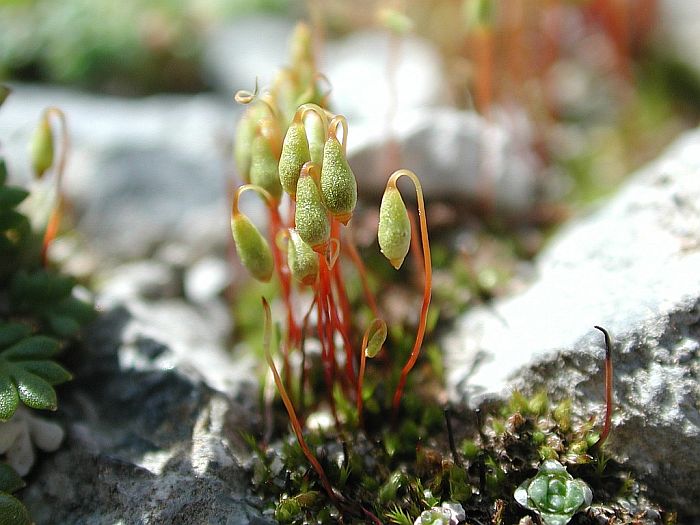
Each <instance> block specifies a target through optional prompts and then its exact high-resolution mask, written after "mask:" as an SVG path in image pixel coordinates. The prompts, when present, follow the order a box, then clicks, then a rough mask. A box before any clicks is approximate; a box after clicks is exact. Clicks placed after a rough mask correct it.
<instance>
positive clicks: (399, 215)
mask: <svg viewBox="0 0 700 525" xmlns="http://www.w3.org/2000/svg"><path fill="white" fill-rule="evenodd" d="M377 238H378V240H379V248H380V249H381V251H382V253H383V254H384V257H386V258H387V259H389V262H390V263H391V265H392V266H393V267H394V268H396V269H397V270H398V269H399V268H401V265H402V264H403V261H404V259H405V258H406V254H408V249H409V248H410V246H411V221H410V220H409V218H408V210H406V204H404V202H403V199H402V198H401V193H400V192H399V190H398V188H396V186H387V188H386V190H385V191H384V195H383V196H382V203H381V205H380V207H379V229H378V230H377Z"/></svg>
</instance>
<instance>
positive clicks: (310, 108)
mask: <svg viewBox="0 0 700 525" xmlns="http://www.w3.org/2000/svg"><path fill="white" fill-rule="evenodd" d="M309 112H312V113H316V116H317V117H318V118H320V119H321V124H322V129H323V130H324V136H323V140H324V142H325V140H326V139H327V138H328V116H327V115H326V110H325V109H323V108H322V107H320V106H318V105H316V104H312V103H311V102H308V103H306V104H302V105H301V106H299V108H298V109H297V111H296V113H295V114H294V121H295V122H296V121H297V118H298V119H299V120H298V121H300V122H304V120H305V119H306V115H307V113H309Z"/></svg>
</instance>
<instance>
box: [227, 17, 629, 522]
mask: <svg viewBox="0 0 700 525" xmlns="http://www.w3.org/2000/svg"><path fill="white" fill-rule="evenodd" d="M310 41H311V38H310V35H309V32H308V29H307V28H306V27H305V26H303V25H302V26H300V27H299V28H298V29H297V31H296V32H295V34H294V36H293V41H292V49H293V53H292V64H291V65H290V66H289V67H288V68H286V69H284V70H283V72H282V73H280V75H279V76H278V77H277V78H276V80H275V81H274V83H273V85H272V87H271V88H270V90H269V91H267V92H264V93H259V92H258V88H257V86H256V88H255V90H254V91H253V92H252V93H248V92H239V93H237V95H236V100H237V101H239V102H241V103H244V104H246V105H247V107H246V109H245V111H244V114H243V117H242V120H241V121H240V122H239V127H238V135H237V140H236V142H235V146H234V159H235V162H236V166H237V168H238V173H239V174H240V176H241V178H242V179H243V182H244V184H243V185H242V186H240V187H239V188H238V189H237V190H236V191H235V192H234V196H233V204H232V208H231V224H232V234H233V240H234V244H235V246H236V249H237V252H238V255H239V258H240V260H241V263H242V265H243V266H244V267H245V268H246V269H247V270H248V272H249V273H250V274H251V275H252V276H253V277H254V278H256V279H257V280H259V281H263V282H268V281H276V282H277V283H278V285H279V290H280V293H281V306H282V307H283V308H284V312H285V314H286V315H285V320H286V322H285V323H283V324H279V325H275V323H274V322H273V314H272V311H273V308H272V307H271V305H270V303H269V302H268V300H267V299H263V312H264V322H263V351H264V355H265V360H266V362H267V364H268V368H269V370H270V372H271V374H272V379H273V381H274V384H275V386H276V389H277V392H278V394H279V398H280V400H281V404H282V405H283V406H284V409H285V411H286V413H287V419H288V421H289V424H290V426H291V431H292V434H293V437H292V436H288V437H289V439H286V440H283V441H282V443H281V444H278V443H279V442H277V441H273V440H274V437H275V436H274V433H273V432H271V431H269V429H267V430H268V431H266V432H265V433H264V436H265V437H264V439H263V441H262V442H257V441H255V440H254V439H251V442H252V447H251V448H253V450H254V451H255V453H256V457H255V460H254V461H255V474H254V485H255V486H256V488H257V489H258V490H259V491H260V492H261V493H263V494H265V495H267V496H270V497H273V498H274V499H275V505H274V509H269V510H270V511H271V512H273V513H274V516H275V518H276V519H277V520H278V521H279V522H280V523H290V524H294V525H302V524H306V523H320V524H330V523H338V522H342V523H349V524H360V523H362V524H366V523H373V524H380V523H395V524H399V525H411V524H412V525H427V524H441V525H457V524H459V523H464V522H465V521H466V522H469V523H472V522H473V523H487V522H488V523H494V524H497V525H498V524H503V523H511V522H513V523H515V522H517V521H518V520H519V519H521V518H523V517H524V516H526V514H528V513H529V515H530V516H533V515H535V514H537V515H539V516H540V518H541V520H542V522H543V523H545V525H563V524H564V523H567V522H568V521H569V519H571V518H572V516H574V514H576V513H577V512H578V513H579V515H580V514H581V513H580V511H581V510H582V509H584V508H586V507H587V506H588V505H589V504H590V503H591V501H592V498H593V495H596V497H600V498H601V499H602V498H603V497H606V498H607V499H608V500H611V499H612V498H613V495H614V494H617V493H619V492H620V491H621V489H620V487H622V486H623V485H625V483H627V482H626V481H625V480H623V479H621V478H620V476H618V477H617V478H615V479H612V480H611V479H610V478H611V476H609V475H608V474H607V473H606V472H603V470H607V472H608V473H609V472H610V470H611V469H610V468H608V469H602V467H601V469H599V470H596V466H600V465H604V462H603V461H602V460H601V458H602V447H603V445H604V443H605V441H606V439H607V436H608V435H609V433H610V428H611V414H612V342H611V340H610V337H609V335H608V334H607V332H606V331H605V330H604V329H602V328H600V327H596V328H597V329H598V330H600V331H602V332H603V334H604V335H605V343H606V364H605V392H606V394H605V396H606V411H605V420H604V423H603V429H602V432H600V433H598V432H595V431H594V429H593V427H594V424H593V421H592V420H590V419H586V420H583V419H582V418H580V417H577V416H575V415H574V413H573V410H572V403H571V401H570V400H564V401H562V402H560V403H559V404H557V405H554V406H551V405H550V400H549V398H548V396H547V395H546V394H544V393H537V394H535V395H534V396H532V397H530V398H526V397H525V396H523V395H521V394H519V393H514V394H513V396H512V398H511V399H510V401H509V402H508V403H507V404H506V405H505V406H503V407H502V408H501V409H500V410H501V411H500V413H498V412H495V413H489V414H486V416H488V419H483V418H482V417H481V416H480V415H478V414H477V424H476V427H474V425H473V423H472V424H471V428H468V427H469V425H466V426H467V428H466V429H465V422H464V421H465V417H464V416H465V415H464V413H463V412H462V413H458V412H457V411H453V410H451V409H443V408H441V407H437V406H434V404H431V402H430V401H432V400H434V394H432V395H431V394H428V396H426V395H424V394H423V393H422V392H419V389H420V387H421V386H423V385H421V384H419V383H418V382H417V381H416V382H412V383H411V382H409V381H412V380H413V376H415V375H417V374H415V373H414V374H413V375H411V371H412V370H414V368H415V367H416V364H417V362H418V359H419V357H420V355H421V350H422V347H423V344H424V340H425V336H426V330H427V327H428V326H429V324H430V323H429V321H428V318H429V309H430V303H431V286H432V259H431V252H430V244H429V239H428V227H427V221H426V213H425V203H424V199H423V193H422V189H421V183H420V180H419V178H418V177H417V176H416V174H414V173H413V172H411V171H410V170H406V169H401V170H397V171H396V172H394V173H393V174H392V175H391V176H390V177H389V179H388V181H387V184H386V188H385V191H384V193H383V196H382V199H381V203H380V206H379V221H378V227H377V241H378V245H379V250H380V251H381V253H382V255H383V256H384V257H385V258H386V259H387V260H388V261H389V265H391V266H392V267H393V268H395V269H396V270H399V269H400V268H401V267H402V265H403V263H404V260H405V259H406V257H407V256H408V254H409V253H411V254H412V255H413V257H412V258H411V262H412V263H413V264H414V265H415V266H417V267H422V270H423V275H424V282H423V284H424V288H423V297H422V303H421V307H420V311H419V314H418V315H417V318H418V321H417V324H416V331H415V336H412V335H410V334H406V332H405V330H404V329H403V327H389V326H387V323H386V322H385V320H384V316H382V315H381V312H380V308H379V307H378V304H377V301H376V300H375V297H374V292H373V289H372V286H371V284H370V278H369V277H370V276H369V275H368V274H369V272H368V271H367V269H366V268H365V265H364V263H363V260H362V257H361V256H360V253H359V251H358V249H357V248H356V246H355V245H354V243H353V238H352V236H351V235H350V234H349V232H350V230H351V228H352V217H353V215H354V213H355V207H356V204H357V199H358V187H357V181H356V179H355V176H354V174H353V171H352V167H351V166H350V163H349V162H348V160H347V151H346V149H347V142H348V132H349V130H350V126H349V125H348V122H347V121H346V119H345V118H344V117H343V116H342V115H339V114H335V113H333V112H331V111H330V110H329V109H328V104H327V100H326V93H324V92H323V91H322V90H321V88H320V82H319V81H320V80H321V78H322V77H321V76H320V75H319V74H318V73H317V72H316V70H315V64H314V62H313V54H312V53H311V51H310V47H309V46H310ZM402 179H408V180H409V181H410V182H411V183H412V184H413V187H414V190H415V196H416V204H417V211H418V219H419V220H418V221H415V220H414V219H413V218H412V215H411V214H410V213H409V211H408V209H407V207H406V204H405V202H404V200H403V197H402V194H401V191H400V189H399V187H398V183H399V181H400V180H402ZM248 193H249V194H256V195H257V196H259V197H260V198H261V200H262V203H263V206H264V209H265V210H266V212H267V216H268V224H267V232H266V233H265V234H263V232H261V231H260V230H258V228H257V226H256V225H255V224H254V223H253V222H252V221H250V219H248V217H247V216H245V215H244V214H243V212H242V211H241V202H242V197H243V195H244V194H248ZM416 222H417V223H418V226H417V227H415V226H414V225H415V223H416ZM353 268H354V270H355V272H356V274H357V276H358V277H359V281H360V284H361V287H360V288H361V294H362V295H363V298H362V299H364V301H362V299H360V301H362V302H363V303H364V307H365V310H364V311H363V312H362V311H361V313H362V314H363V315H357V310H358V308H357V304H356V303H357V301H356V302H355V304H353V300H352V297H351V294H350V293H348V289H349V288H350V287H349V286H348V283H349V281H348V280H347V279H346V271H347V269H353ZM353 284H355V283H353ZM355 288H357V287H355ZM358 293H360V292H358ZM302 298H305V299H306V304H307V305H308V306H304V307H300V306H299V305H301V304H304V302H303V301H302V300H301V299H302ZM273 336H276V337H273ZM312 338H313V339H314V343H315V344H314V351H310V350H309V346H310V345H309V344H308V342H309V340H310V339H312ZM275 339H277V340H278V343H279V348H278V347H277V345H276V344H274V343H275ZM397 354H398V356H399V359H398V360H397V359H396V358H395V356H396V355H397ZM368 359H369V360H371V361H372V364H371V366H370V364H369V362H368ZM397 362H398V365H400V366H394V365H396V364H397ZM409 376H411V377H410V379H409ZM421 379H424V378H421ZM407 385H409V386H408V387H407ZM414 386H415V387H416V388H414ZM324 394H325V395H324ZM426 397H431V399H430V400H429V401H428V402H426ZM267 408H268V409H269V408H270V406H269V405H268V407H267ZM268 413H269V414H272V411H271V410H270V412H268ZM268 420H269V421H274V415H271V416H270V417H269V418H268ZM454 422H457V425H454V426H453V423H454ZM445 431H446V434H447V435H446V436H445ZM474 432H476V435H475V434H474ZM458 433H459V434H461V437H462V438H463V439H462V441H461V443H460V444H459V445H458V444H457V443H459V441H457V440H456V439H455V436H456V435H457V434H458ZM443 450H444V451H446V452H445V453H444V454H443V452H442V451H443ZM569 472H571V474H569ZM579 479H580V481H579ZM583 479H585V481H583ZM543 487H544V488H543ZM610 487H613V489H612V490H611V488H610ZM545 489H546V490H545ZM615 491H617V493H616V492H615ZM514 495H515V496H514ZM619 508H621V507H615V511H616V512H617V511H618V510H619ZM590 509H591V508H589V509H588V510H587V512H589V513H592V515H593V516H602V515H603V514H602V513H601V514H598V515H596V514H595V511H594V510H590ZM619 514H620V515H623V516H624V517H625V520H626V521H621V523H626V524H629V523H632V522H633V521H632V519H633V518H634V517H633V516H632V515H631V514H630V513H627V514H625V513H624V511H620V513H619ZM628 518H629V519H628ZM557 520H559V521H557ZM586 523H588V522H586Z"/></svg>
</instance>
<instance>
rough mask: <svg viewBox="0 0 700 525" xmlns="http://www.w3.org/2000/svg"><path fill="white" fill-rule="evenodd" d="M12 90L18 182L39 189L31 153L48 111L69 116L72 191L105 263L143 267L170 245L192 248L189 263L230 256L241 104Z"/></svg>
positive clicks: (8, 131) (82, 227) (3, 124)
mask: <svg viewBox="0 0 700 525" xmlns="http://www.w3.org/2000/svg"><path fill="white" fill-rule="evenodd" d="M13 89H14V92H13V93H12V95H11V96H10V97H9V98H8V99H7V101H6V103H5V104H4V105H3V108H2V111H0V138H1V139H2V146H3V153H4V154H5V157H6V160H7V162H8V165H9V171H10V174H11V176H12V178H13V180H15V181H18V182H26V181H28V180H29V179H30V173H29V159H28V154H27V144H28V141H29V137H30V135H31V133H32V131H33V129H34V127H35V126H36V123H37V122H38V119H39V116H40V114H41V112H42V110H43V109H44V108H46V107H48V106H57V107H59V108H61V109H62V110H63V111H64V113H65V114H66V118H67V122H68V127H69V131H70V135H71V151H70V156H69V159H68V164H67V167H66V173H65V176H64V191H65V193H66V195H67V196H68V198H69V202H70V204H71V207H72V209H73V211H74V213H75V217H76V222H77V225H76V226H77V229H78V231H79V232H81V233H83V234H85V235H86V236H87V237H88V238H89V239H90V246H91V249H92V250H93V251H94V252H95V253H96V255H97V257H98V258H100V259H101V262H103V263H104V262H105V261H107V262H108V263H110V264H112V263H114V262H121V261H125V260H132V259H135V258H138V257H144V256H147V255H150V254H151V253H152V252H153V251H154V250H155V249H157V248H158V247H160V246H161V245H162V244H167V243H168V242H179V243H181V245H184V246H187V247H188V253H189V254H190V259H196V258H198V257H200V256H201V255H202V254H204V253H211V252H212V250H214V249H216V248H217V247H218V248H223V246H225V242H226V239H227V238H228V235H229V233H228V232H229V225H228V202H227V201H228V198H227V196H226V185H227V182H226V180H227V179H226V177H227V171H226V165H227V162H228V160H229V158H230V157H229V156H230V149H229V147H228V144H229V143H230V137H232V136H233V127H234V123H235V120H236V113H237V111H238V108H236V105H235V104H234V103H233V101H231V100H222V99H219V98H217V97H215V96H212V95H196V96H182V95H158V96H153V97H148V98H144V99H123V98H118V97H107V96H99V95H88V94H82V93H76V92H71V91H67V90H63V89H58V88H54V87H38V86H30V85H14V86H13ZM47 183H50V180H48V181H47Z"/></svg>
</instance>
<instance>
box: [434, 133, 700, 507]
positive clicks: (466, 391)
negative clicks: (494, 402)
mask: <svg viewBox="0 0 700 525" xmlns="http://www.w3.org/2000/svg"><path fill="white" fill-rule="evenodd" d="M698 173H700V131H694V132H691V133H689V134H687V135H686V136H684V137H683V138H681V139H679V140H678V141H677V143H676V144H674V145H673V146H672V147H671V148H669V150H668V151H667V152H666V153H665V154H664V155H663V156H662V157H661V158H660V159H659V160H657V161H656V162H654V163H652V164H651V165H650V166H648V167H647V168H645V169H643V170H641V171H640V172H639V173H638V174H636V175H635V176H634V177H633V178H632V180H631V181H630V182H629V183H628V184H627V185H626V186H625V187H624V188H623V189H622V190H621V191H620V192H619V194H618V195H617V196H616V197H615V198H613V199H612V200H611V201H610V202H608V203H606V204H605V205H604V206H603V207H602V208H601V209H600V210H598V211H597V212H595V213H594V214H592V215H591V216H589V217H584V218H582V219H580V220H578V221H576V222H574V223H573V224H571V225H569V226H568V227H566V228H564V230H563V231H561V232H560V233H559V234H558V236H557V237H556V238H555V239H554V240H553V241H552V242H551V244H550V246H549V248H548V249H546V250H545V251H544V252H543V253H542V254H541V255H540V257H539V259H538V261H537V265H536V269H537V274H538V276H537V277H536V278H535V280H534V282H533V284H532V286H531V287H530V288H528V289H527V290H525V291H524V292H523V293H522V294H520V295H517V296H515V297H511V298H505V299H503V300H500V301H497V302H496V303H495V304H494V305H493V306H492V308H490V309H477V310H475V311H472V312H470V313H468V314H467V315H466V316H465V317H464V318H463V319H461V321H460V322H459V323H458V325H457V327H456V328H455V330H454V333H453V334H451V335H450V336H449V337H448V338H447V339H446V341H445V343H446V344H445V346H446V348H447V352H448V358H447V359H448V365H447V370H449V371H450V372H449V376H448V382H449V387H450V388H451V391H452V395H453V397H456V398H458V399H460V400H462V401H465V402H467V403H469V404H470V405H472V406H476V405H478V404H480V403H481V402H482V401H484V400H486V399H489V398H495V397H504V396H507V395H508V394H509V392H511V391H512V390H514V389H522V390H525V391H533V390H536V389H538V388H541V387H544V388H546V389H547V390H548V391H549V392H550V393H551V394H552V395H553V396H556V397H564V396H571V397H573V399H574V405H575V406H577V407H578V410H579V411H580V412H581V413H582V414H586V415H593V414H601V413H602V406H601V405H602V402H603V373H602V366H603V357H604V349H603V344H602V336H601V334H600V333H599V332H597V331H596V330H594V329H593V325H600V326H603V327H604V328H607V329H608V330H609V331H610V332H611V333H612V334H613V336H614V337H615V339H616V345H615V351H614V360H615V383H614V387H615V388H614V390H615V398H616V407H617V409H616V413H615V416H614V418H613V423H614V428H613V431H612V435H611V438H610V440H609V449H610V450H612V451H614V452H615V453H616V454H617V455H618V456H619V457H621V458H623V459H626V460H627V463H626V465H627V466H629V467H630V468H632V469H634V471H635V472H636V474H637V476H639V477H640V478H642V479H644V480H645V481H648V482H649V485H650V488H651V489H652V491H653V492H654V494H655V495H656V496H657V497H659V498H660V499H661V500H662V501H666V502H667V503H668V504H669V505H670V506H671V507H672V508H673V507H675V508H677V509H678V510H679V511H680V512H681V514H684V513H687V514H689V515H692V516H698V508H697V505H696V504H695V502H696V501H697V499H698V498H700V489H699V488H698V485H697V483H695V481H694V479H695V470H696V465H698V464H700V412H699V407H700V386H699V383H698V380H697V378H698V373H699V372H700V358H699V356H698V348H699V347H700V328H699V327H700V272H698V268H700V249H699V247H700V177H698ZM681 450H682V451H683V452H682V453H679V451H681Z"/></svg>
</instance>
